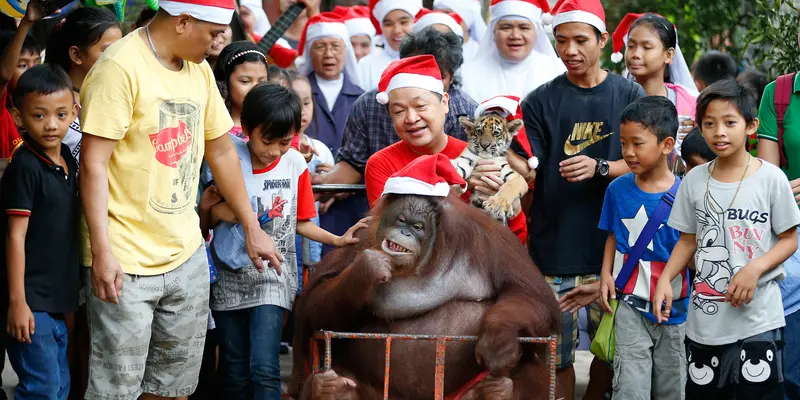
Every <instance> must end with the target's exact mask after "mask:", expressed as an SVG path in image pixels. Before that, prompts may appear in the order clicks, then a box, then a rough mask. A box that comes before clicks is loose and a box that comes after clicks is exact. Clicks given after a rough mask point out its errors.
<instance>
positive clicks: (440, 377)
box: [310, 331, 557, 400]
mask: <svg viewBox="0 0 800 400" xmlns="http://www.w3.org/2000/svg"><path fill="white" fill-rule="evenodd" d="M333 339H363V340H384V341H385V342H386V352H385V355H384V357H385V360H386V361H385V367H384V373H383V398H384V399H385V400H387V399H389V373H390V372H391V359H392V342H393V341H395V340H435V341H436V367H435V371H434V374H435V380H434V399H436V400H443V399H444V396H445V393H444V365H445V364H444V361H445V351H446V347H447V342H475V341H477V340H478V337H477V336H447V335H402V334H388V333H387V334H383V333H354V332H333V331H319V332H317V333H315V334H314V337H313V339H311V343H310V345H311V365H310V372H311V373H312V374H314V373H317V372H318V371H319V368H320V353H319V341H320V340H322V341H323V342H324V343H325V350H324V358H323V359H322V370H323V371H328V370H330V369H331V363H332V355H331V341H332V340H333ZM519 341H520V342H521V343H540V344H547V345H548V349H547V366H548V372H549V392H548V393H549V397H548V398H549V399H550V400H555V398H556V345H557V338H556V337H555V336H548V337H522V338H519Z"/></svg>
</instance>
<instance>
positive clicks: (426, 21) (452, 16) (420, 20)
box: [413, 8, 464, 39]
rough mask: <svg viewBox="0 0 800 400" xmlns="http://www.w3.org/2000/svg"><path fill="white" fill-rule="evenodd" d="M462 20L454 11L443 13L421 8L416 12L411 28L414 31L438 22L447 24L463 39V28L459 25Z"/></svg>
mask: <svg viewBox="0 0 800 400" xmlns="http://www.w3.org/2000/svg"><path fill="white" fill-rule="evenodd" d="M462 22H463V20H462V19H461V16H460V15H458V14H456V13H452V12H451V13H445V12H441V11H433V10H429V9H427V8H423V9H422V10H420V11H419V12H418V13H417V17H416V20H415V21H414V27H413V30H414V32H415V33H416V32H419V31H421V30H423V29H425V28H427V27H429V26H431V25H436V24H440V25H445V26H447V27H448V28H450V30H451V31H453V33H455V34H456V35H458V37H460V38H461V39H464V28H462V27H461V23H462Z"/></svg>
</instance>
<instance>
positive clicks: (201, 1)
mask: <svg viewBox="0 0 800 400" xmlns="http://www.w3.org/2000/svg"><path fill="white" fill-rule="evenodd" d="M158 6H159V8H162V9H163V10H164V11H166V12H167V13H169V15H172V16H173V17H177V16H178V15H181V14H187V15H189V16H191V17H192V18H195V19H199V20H200V21H205V22H210V23H212V24H219V25H228V24H230V23H231V19H232V18H233V11H234V10H235V9H236V3H234V1H233V0H160V1H159V3H158Z"/></svg>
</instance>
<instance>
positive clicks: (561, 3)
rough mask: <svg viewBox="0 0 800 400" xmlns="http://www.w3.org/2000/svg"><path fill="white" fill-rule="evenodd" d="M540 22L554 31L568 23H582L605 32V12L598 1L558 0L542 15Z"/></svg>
mask: <svg viewBox="0 0 800 400" xmlns="http://www.w3.org/2000/svg"><path fill="white" fill-rule="evenodd" d="M542 22H544V24H545V25H553V28H554V29H555V27H557V26H559V25H561V24H566V23H569V22H583V23H584V24H588V25H591V26H593V27H595V28H597V30H599V31H600V32H601V33H602V32H605V31H606V12H605V10H603V4H601V3H600V0H558V2H557V3H556V5H555V6H553V9H552V11H550V13H547V14H544V15H542Z"/></svg>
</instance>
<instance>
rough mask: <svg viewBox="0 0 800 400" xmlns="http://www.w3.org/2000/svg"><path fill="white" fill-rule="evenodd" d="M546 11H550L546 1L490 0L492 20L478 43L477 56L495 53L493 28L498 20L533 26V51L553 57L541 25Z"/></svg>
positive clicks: (554, 53) (550, 46) (554, 54)
mask: <svg viewBox="0 0 800 400" xmlns="http://www.w3.org/2000/svg"><path fill="white" fill-rule="evenodd" d="M548 11H550V4H549V3H548V2H547V0H492V4H491V6H490V7H489V12H490V14H491V15H492V19H491V20H489V29H488V30H487V31H486V33H485V34H484V37H483V38H482V39H481V41H480V44H481V47H480V50H478V54H489V52H490V51H496V47H497V45H496V44H495V42H494V30H495V29H494V28H495V27H496V26H497V23H498V22H499V21H500V20H512V21H513V20H528V21H530V22H531V23H533V24H534V26H535V30H536V42H535V43H534V45H533V49H534V50H535V51H537V52H539V53H541V54H544V55H549V56H554V57H555V56H556V51H555V49H553V44H552V43H550V39H549V38H548V37H547V32H545V31H544V27H543V25H542V13H546V12H548Z"/></svg>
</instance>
